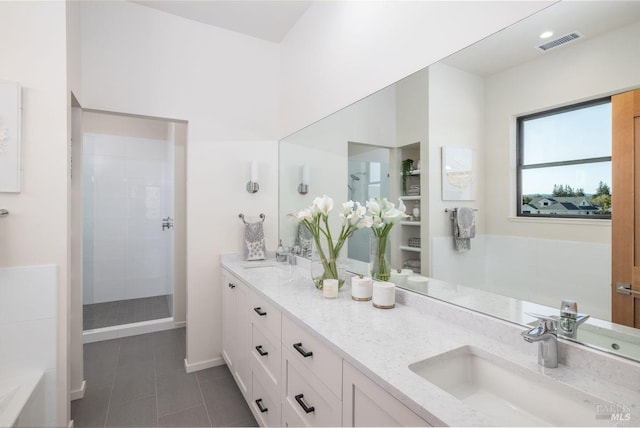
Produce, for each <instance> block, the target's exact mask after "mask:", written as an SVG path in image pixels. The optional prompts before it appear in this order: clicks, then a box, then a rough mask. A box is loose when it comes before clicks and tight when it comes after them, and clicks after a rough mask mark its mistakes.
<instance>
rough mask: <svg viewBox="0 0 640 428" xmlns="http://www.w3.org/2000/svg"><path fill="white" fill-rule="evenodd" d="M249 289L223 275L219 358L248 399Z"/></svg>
mask: <svg viewBox="0 0 640 428" xmlns="http://www.w3.org/2000/svg"><path fill="white" fill-rule="evenodd" d="M249 293H250V292H249V289H248V288H247V286H246V285H245V284H243V283H242V282H241V281H240V280H238V279H237V278H236V277H234V276H233V275H231V274H229V273H227V272H225V274H224V277H223V288H222V357H223V358H224V360H225V362H226V363H227V367H229V370H230V371H231V373H232V374H233V377H234V378H235V380H236V383H237V384H238V387H239V388H240V391H241V392H242V395H244V397H245V399H247V400H249V399H250V398H251V368H250V366H249V353H248V352H247V351H246V350H247V349H249V346H250V344H251V329H250V328H251V325H250V320H249V313H248V310H247V309H248V306H249V300H248V298H249Z"/></svg>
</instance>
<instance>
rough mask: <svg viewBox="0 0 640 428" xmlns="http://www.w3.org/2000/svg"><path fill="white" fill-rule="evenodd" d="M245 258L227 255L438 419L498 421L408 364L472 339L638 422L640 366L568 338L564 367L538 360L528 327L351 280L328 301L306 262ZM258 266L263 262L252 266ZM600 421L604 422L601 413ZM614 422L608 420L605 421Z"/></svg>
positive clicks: (401, 396)
mask: <svg viewBox="0 0 640 428" xmlns="http://www.w3.org/2000/svg"><path fill="white" fill-rule="evenodd" d="M252 263H253V262H245V261H244V260H243V259H242V257H241V256H239V255H224V256H222V265H223V267H224V268H225V269H226V270H227V271H229V272H230V273H232V274H233V275H235V276H236V277H238V278H239V279H241V280H243V282H245V283H246V284H247V285H248V286H250V287H251V288H252V289H253V290H255V291H256V292H257V293H258V294H260V295H262V296H264V297H265V298H267V299H268V300H270V301H271V302H273V303H274V304H275V305H276V306H277V307H279V308H280V309H281V310H282V312H283V314H285V315H288V316H289V317H291V318H293V319H294V320H298V321H299V324H300V325H302V326H303V327H304V328H305V329H306V330H307V331H308V332H309V333H311V334H313V335H314V336H316V337H318V338H319V339H320V340H322V341H323V342H324V343H325V344H327V345H328V346H329V347H330V348H332V349H333V350H334V351H335V352H337V353H338V354H339V355H340V356H341V357H342V358H344V359H345V360H346V361H348V362H349V363H350V364H352V365H353V366H354V367H356V368H358V369H359V370H361V371H362V372H363V373H364V374H366V375H367V376H368V377H370V378H371V379H372V380H373V381H374V382H376V383H377V384H378V385H380V386H381V387H382V388H384V389H385V390H386V391H387V392H389V393H390V394H391V395H393V396H394V397H396V398H397V399H398V400H400V401H401V402H403V403H404V404H405V405H406V406H407V407H409V408H410V409H411V410H413V411H414V412H416V413H417V414H418V415H420V416H421V417H422V418H423V419H425V420H426V421H427V422H429V423H430V424H432V425H450V426H495V425H499V424H500V423H499V422H498V421H496V420H495V419H491V418H490V417H488V416H486V415H485V414H483V413H481V412H479V411H477V410H475V409H473V408H472V407H470V406H468V405H466V404H465V403H464V402H462V401H460V400H458V399H457V398H455V397H454V396H452V395H450V394H448V393H447V392H445V391H443V390H442V389H440V388H438V387H436V386H435V385H433V384H431V383H429V382H427V381H426V380H424V379H422V378H421V377H419V376H418V375H417V374H415V373H414V372H412V371H411V370H410V369H409V365H410V364H412V363H415V362H418V361H421V360H424V359H426V358H430V357H434V356H436V355H439V354H442V353H444V352H447V351H450V350H453V349H456V348H459V347H461V346H465V345H470V346H473V347H476V348H480V349H482V350H484V351H486V352H488V353H490V354H493V355H496V356H499V357H500V358H503V359H506V360H509V361H511V362H513V363H516V364H518V365H520V366H522V367H524V368H526V369H528V370H533V371H536V372H538V373H542V374H543V375H544V376H549V377H550V378H552V379H554V380H557V381H559V382H563V383H565V384H568V385H570V386H572V387H574V388H577V389H579V390H582V391H584V392H586V393H587V394H589V395H591V396H593V397H596V398H597V399H601V400H602V401H603V402H605V401H606V402H607V403H615V404H620V405H625V406H627V405H628V406H631V405H633V406H634V407H633V408H632V419H631V420H630V421H626V422H621V423H620V425H628V426H638V425H640V408H636V406H637V407H640V364H638V363H635V362H631V361H627V360H624V359H621V358H617V357H611V356H607V355H604V354H602V353H599V352H597V351H593V350H589V349H587V348H585V347H580V346H578V345H574V344H570V343H566V342H563V343H562V344H561V345H560V351H559V360H560V366H559V367H558V368H557V369H545V368H543V367H541V366H539V365H538V364H537V346H536V345H535V344H528V343H526V342H525V341H524V340H523V339H522V338H521V337H520V335H519V332H520V331H522V330H523V328H522V327H519V326H517V325H515V324H510V323H507V322H504V321H501V320H498V319H494V318H491V317H488V316H485V315H482V314H479V313H475V312H472V311H469V310H465V309H463V308H459V307H456V306H453V305H450V304H447V303H444V302H440V301H438V300H435V299H432V298H429V297H426V296H421V295H417V294H415V293H411V292H408V291H405V290H397V300H398V302H400V303H397V304H396V307H395V308H394V309H388V310H384V309H376V308H374V307H373V306H372V304H371V302H356V301H354V300H352V299H351V291H350V286H349V285H348V281H347V283H345V286H344V287H343V289H342V290H341V291H340V293H339V297H338V298H337V299H325V298H323V296H322V291H321V290H317V289H316V288H315V287H314V286H313V282H312V281H311V278H310V275H309V271H308V270H307V269H304V268H303V267H301V266H298V267H296V266H293V267H289V266H282V265H274V264H273V263H263V262H260V263H254V264H252ZM251 266H257V267H251ZM595 417H596V409H595V406H594V425H595V424H598V422H597V421H596V419H595ZM601 422H602V425H610V423H609V421H606V420H603V421H601Z"/></svg>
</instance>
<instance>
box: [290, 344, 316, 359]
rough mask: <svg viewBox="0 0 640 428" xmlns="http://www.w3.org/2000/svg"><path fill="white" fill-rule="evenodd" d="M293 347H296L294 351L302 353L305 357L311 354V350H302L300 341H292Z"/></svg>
mask: <svg viewBox="0 0 640 428" xmlns="http://www.w3.org/2000/svg"><path fill="white" fill-rule="evenodd" d="M293 347H294V348H296V351H298V352H300V355H302V356H303V357H305V358H307V357H311V356H312V355H313V352H310V351H305V350H304V348H303V347H302V342H299V343H294V344H293Z"/></svg>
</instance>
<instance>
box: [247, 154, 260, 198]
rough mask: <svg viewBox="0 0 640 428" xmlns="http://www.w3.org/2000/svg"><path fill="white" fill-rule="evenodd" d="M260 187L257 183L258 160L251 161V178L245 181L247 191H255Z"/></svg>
mask: <svg viewBox="0 0 640 428" xmlns="http://www.w3.org/2000/svg"><path fill="white" fill-rule="evenodd" d="M259 189H260V185H259V184H258V161H254V160H253V161H251V180H249V182H248V183H247V192H249V193H256V192H257V191H258V190H259Z"/></svg>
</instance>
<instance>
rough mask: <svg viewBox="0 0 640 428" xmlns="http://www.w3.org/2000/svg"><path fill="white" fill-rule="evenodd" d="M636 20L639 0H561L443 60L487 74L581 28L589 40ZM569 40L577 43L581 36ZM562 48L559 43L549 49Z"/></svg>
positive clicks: (527, 58) (532, 56)
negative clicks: (546, 34) (549, 34)
mask: <svg viewBox="0 0 640 428" xmlns="http://www.w3.org/2000/svg"><path fill="white" fill-rule="evenodd" d="M638 20H640V1H562V2H559V3H555V4H553V5H551V6H550V7H548V8H546V9H544V10H542V11H540V12H538V13H536V14H535V15H532V16H530V17H528V18H526V19H524V20H523V21H520V22H518V23H516V24H514V25H512V26H510V27H507V28H506V29H504V30H502V31H500V32H498V33H496V34H493V35H491V36H489V37H487V38H486V39H484V40H481V41H479V42H477V43H476V44H474V45H472V49H463V50H461V51H459V52H457V53H455V54H453V55H451V56H450V57H448V58H445V59H444V60H443V61H442V62H443V63H445V64H448V65H451V66H453V67H456V68H459V69H461V70H465V71H468V72H470V73H473V74H476V75H479V76H490V75H492V74H495V73H498V72H500V71H502V70H505V69H508V68H510V67H514V66H516V65H519V64H524V63H525V62H528V61H531V60H534V59H536V58H537V57H539V56H542V55H545V54H546V52H542V51H540V50H538V49H536V46H538V45H540V44H542V43H545V42H548V41H551V40H554V39H556V38H558V37H560V36H563V35H566V34H568V33H571V32H573V31H577V32H580V33H581V34H582V35H583V36H584V40H588V39H589V38H590V37H595V36H597V35H599V34H603V33H605V32H607V31H611V30H613V29H615V28H619V27H622V26H624V25H627V24H631V23H633V22H636V21H638ZM543 31H553V33H554V35H553V36H552V37H551V38H549V39H546V40H542V39H540V34H541V33H542V32H543ZM572 43H580V40H577V41H575V42H572ZM568 45H571V44H568ZM561 49H562V46H561V47H558V48H556V49H551V50H549V51H548V52H549V53H550V52H559V51H560V50H561Z"/></svg>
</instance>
